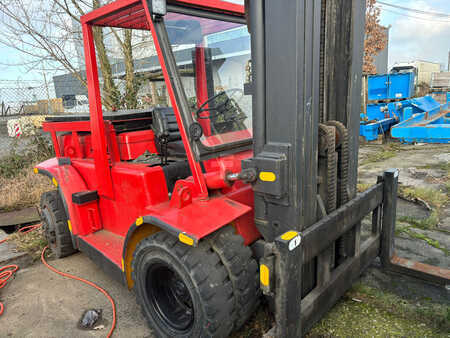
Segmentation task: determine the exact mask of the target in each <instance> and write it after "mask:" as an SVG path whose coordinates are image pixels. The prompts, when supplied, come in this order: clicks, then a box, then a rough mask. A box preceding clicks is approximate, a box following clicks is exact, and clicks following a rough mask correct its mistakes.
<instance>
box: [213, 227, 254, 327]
mask: <svg viewBox="0 0 450 338" xmlns="http://www.w3.org/2000/svg"><path fill="white" fill-rule="evenodd" d="M209 242H210V244H211V247H212V248H213V250H214V251H215V252H216V253H217V254H218V255H219V257H220V259H221V260H222V263H223V265H224V266H225V268H226V269H227V271H228V276H229V278H230V280H231V283H232V285H233V294H234V311H233V318H234V323H235V327H234V329H235V330H238V329H239V328H241V326H242V325H243V324H244V323H245V322H246V321H247V320H248V319H249V318H250V317H251V315H252V314H253V313H254V311H255V310H256V308H257V307H258V305H259V302H260V296H261V292H260V288H259V275H258V264H257V263H256V260H255V259H253V257H252V251H251V249H250V248H249V247H248V246H246V245H245V244H244V239H243V238H242V236H240V235H238V234H236V231H235V229H234V228H233V227H232V226H227V227H224V228H222V229H220V230H219V231H217V232H216V233H214V234H213V235H212V236H211V238H210V239H209Z"/></svg>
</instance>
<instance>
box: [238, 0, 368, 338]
mask: <svg viewBox="0 0 450 338" xmlns="http://www.w3.org/2000/svg"><path fill="white" fill-rule="evenodd" d="M246 5H247V11H248V19H249V31H250V34H251V38H252V40H251V43H252V86H251V88H252V94H253V131H254V135H253V142H254V144H253V146H254V157H253V158H252V159H249V160H247V161H245V162H244V164H243V167H244V168H251V169H253V170H256V171H257V172H259V173H260V175H259V180H258V181H257V182H256V183H255V184H254V185H253V189H254V198H255V205H254V211H255V224H256V226H257V228H258V230H259V231H260V232H261V234H262V235H263V236H264V239H265V240H266V241H274V240H275V243H279V241H278V242H277V237H278V236H279V235H280V234H283V233H286V232H289V230H293V231H295V232H298V233H302V232H303V231H305V230H306V229H307V228H308V227H310V226H312V225H313V224H314V223H316V222H317V221H318V220H319V219H320V218H321V217H323V216H324V213H323V211H322V212H321V210H319V209H320V205H321V204H322V203H321V200H320V199H321V197H320V195H319V191H318V185H319V183H320V182H319V180H321V178H320V177H319V169H318V168H319V163H318V161H319V160H318V159H319V156H318V154H319V123H326V122H327V121H328V120H337V121H340V122H342V124H343V125H344V126H346V127H347V129H348V132H349V135H348V145H347V146H348V152H349V154H350V156H349V158H348V179H347V184H346V186H345V187H344V189H347V190H348V197H350V198H351V197H354V196H355V194H356V181H357V158H358V146H359V144H358V131H359V129H358V125H359V110H360V97H361V95H360V92H361V76H362V55H363V35H364V23H365V19H364V18H365V4H364V1H362V0H352V1H343V0H328V1H312V0H306V1H305V0H295V1H283V5H280V3H279V2H274V1H270V0H258V1H248V2H247V4H246ZM280 37H283V38H282V39H281V38H280ZM328 165H330V166H331V165H332V164H330V163H329V164H328ZM335 170H336V169H335ZM266 172H267V173H273V174H274V177H276V179H274V180H270V179H269V180H265V179H264V177H262V176H261V173H266ZM341 202H344V201H341ZM342 204H343V203H342ZM351 232H352V233H353V236H352V237H351V238H350V240H352V239H353V241H355V240H356V237H355V236H354V234H355V230H354V229H353V230H352V231H351ZM348 237H349V236H348V235H347V238H348ZM280 243H282V241H281V242H280ZM345 244H347V245H352V244H351V243H348V242H347V243H345ZM353 246H354V244H353ZM278 249H279V251H278V254H279V255H280V256H281V257H284V255H283V250H285V248H283V247H282V246H280V247H279V248H278ZM329 250H332V249H331V248H330V249H329ZM297 251H298V252H295V251H292V252H289V254H288V257H284V259H280V257H278V260H279V261H281V260H282V261H284V263H281V262H279V265H278V266H277V264H276V263H274V262H273V259H272V261H271V259H270V256H269V257H268V259H267V260H266V261H264V259H263V264H264V262H266V263H267V265H268V266H270V267H272V268H273V269H274V270H277V269H278V270H283V271H286V274H283V273H281V275H283V276H286V278H279V279H277V281H278V285H277V287H276V288H277V291H278V292H275V295H276V297H277V296H278V298H277V301H276V304H277V305H278V307H277V308H276V316H277V330H278V334H277V335H283V336H284V335H287V336H295V335H300V334H302V333H304V332H306V331H307V329H308V328H306V327H305V328H301V325H298V319H296V318H295V316H297V318H298V313H300V312H301V309H300V308H301V302H300V298H301V297H303V298H304V297H305V296H306V295H307V294H308V293H309V292H310V291H312V290H313V289H318V286H320V284H321V283H326V282H327V279H329V271H330V270H331V269H332V267H333V262H332V261H331V260H332V258H331V257H333V255H332V253H330V254H329V257H328V259H320V258H319V259H318V261H317V258H315V260H312V261H310V262H307V263H305V264H303V267H302V268H300V267H299V265H300V266H301V265H302V264H300V262H302V257H301V256H302V253H301V252H300V251H301V250H297ZM333 251H334V250H333ZM289 262H291V263H289ZM280 264H281V265H282V266H280ZM289 270H290V272H287V271H289ZM288 276H289V277H288ZM280 288H284V289H285V290H289V291H286V294H285V295H284V296H283V295H282V291H281V290H280ZM269 292H270V291H269ZM290 299H292V300H291V301H290ZM325 307H327V306H324V308H325ZM319 312H322V311H318V312H316V314H315V315H314V316H315V317H316V318H318V316H319ZM305 322H308V321H307V320H306V321H305ZM309 322H310V323H311V322H312V321H311V320H309ZM293 323H296V324H294V325H296V326H293ZM309 325H312V324H309V323H308V326H309ZM282 327H284V328H286V329H285V330H284V331H283V329H281V328H282Z"/></svg>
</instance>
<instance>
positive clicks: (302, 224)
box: [35, 0, 442, 337]
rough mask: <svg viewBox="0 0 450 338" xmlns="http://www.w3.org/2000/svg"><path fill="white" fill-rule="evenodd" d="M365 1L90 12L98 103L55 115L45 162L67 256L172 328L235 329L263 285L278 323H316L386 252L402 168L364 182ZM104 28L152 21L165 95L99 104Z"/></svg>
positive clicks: (50, 234) (51, 236) (90, 60)
mask: <svg viewBox="0 0 450 338" xmlns="http://www.w3.org/2000/svg"><path fill="white" fill-rule="evenodd" d="M333 6H335V7H336V8H338V9H339V11H336V10H333ZM364 9H365V6H364V1H359V0H353V1H341V0H328V1H312V0H295V1H281V2H280V1H273V0H251V1H248V2H247V3H246V6H245V7H244V6H242V5H238V4H234V3H231V2H226V1H219V0H167V1H166V0H117V1H115V2H112V3H110V4H108V5H105V6H103V7H100V8H99V9H96V10H94V11H92V12H91V13H88V14H86V15H84V16H83V17H82V18H81V23H82V29H83V37H84V48H85V58H86V74H87V83H88V95H89V106H90V115H89V116H67V115H66V116H51V117H49V118H47V121H46V122H45V123H44V130H45V131H47V132H49V133H50V134H51V136H52V140H53V145H54V148H55V153H56V157H55V158H53V159H50V160H48V161H45V162H43V163H41V164H39V165H38V166H37V167H36V169H35V171H36V172H38V173H41V174H44V175H47V176H49V177H50V178H51V179H52V181H53V183H54V185H55V186H56V187H57V190H56V191H54V192H50V193H46V194H44V195H43V197H42V201H41V208H42V217H43V225H44V230H45V234H46V236H47V239H48V241H49V243H50V247H51V248H52V249H53V250H54V251H55V252H56V255H57V256H58V257H64V256H67V255H69V254H71V253H73V252H75V251H76V250H80V251H82V252H85V253H86V254H87V255H89V256H90V257H91V258H92V259H93V260H94V261H96V262H97V263H98V264H99V265H100V266H102V268H104V269H105V270H107V271H109V272H110V273H111V274H112V275H113V276H115V277H116V278H117V279H118V280H119V281H121V282H122V283H124V284H125V285H127V286H128V287H129V288H130V289H132V288H133V289H134V290H135V292H136V295H137V302H138V303H139V304H140V305H141V307H142V310H143V313H144V316H145V318H146V320H147V321H148V323H149V324H150V326H151V327H152V328H153V329H154V332H155V333H156V334H157V335H159V336H162V337H167V336H177V337H197V336H202V337H203V336H214V337H226V336H228V335H229V334H230V332H232V330H236V329H238V328H239V327H241V326H242V325H243V323H245V321H246V320H247V319H248V318H249V317H250V316H251V314H252V313H253V312H254V310H255V308H256V307H257V306H258V304H259V299H260V294H261V292H262V293H264V295H265V296H267V297H268V298H270V299H272V303H273V304H274V311H275V320H276V331H275V333H276V336H279V337H298V336H301V335H303V334H305V333H306V332H307V331H308V330H309V329H310V328H311V326H312V325H313V324H314V323H315V322H316V321H317V320H319V319H320V318H321V316H323V314H324V313H326V311H328V309H329V308H330V307H331V306H332V305H333V304H334V303H335V302H336V301H337V300H338V299H339V297H340V296H341V295H342V294H343V292H345V290H346V289H348V288H349V287H350V286H351V284H352V282H353V281H354V280H355V279H356V278H357V277H358V276H359V274H360V273H361V271H362V270H363V269H364V268H365V267H367V266H368V264H370V262H371V261H372V260H373V259H374V258H375V257H376V256H379V255H381V256H382V260H383V262H384V263H385V265H389V264H390V262H391V258H392V257H393V248H392V245H391V242H392V234H393V229H394V225H395V196H396V182H397V176H398V172H397V171H395V170H391V171H388V172H386V173H385V174H384V176H380V177H379V180H378V183H377V184H376V185H374V186H373V187H372V188H370V189H369V190H368V191H366V192H365V193H363V194H360V195H358V196H356V175H357V148H358V139H357V137H358V136H357V135H358V130H359V129H358V127H357V126H358V125H359V111H358V110H359V108H360V92H361V60H362V47H363V32H364V29H363V27H364ZM325 23H326V24H325ZM94 26H99V27H115V28H124V29H135V30H147V31H150V34H151V40H152V41H153V44H154V47H155V50H156V53H157V57H158V60H159V64H160V69H161V71H162V73H163V75H164V80H165V85H166V87H167V91H168V96H169V99H170V102H169V104H168V105H167V106H166V107H156V106H155V107H152V108H148V109H144V110H135V111H117V112H109V113H107V112H103V107H102V102H101V91H100V83H99V77H98V69H97V62H96V53H95V43H94V37H93V27H94ZM341 26H342V27H343V29H342V30H338V29H337V27H339V28H341ZM333 27H334V28H333ZM248 31H250V34H249V33H248ZM338 32H341V33H338ZM338 34H343V36H341V37H340V36H339V35H338ZM250 37H251V38H250ZM331 41H333V42H331ZM250 51H251V53H250ZM325 51H326V52H325ZM348 51H350V53H349V52H348ZM349 60H350V61H349ZM341 61H342V62H341ZM186 69H188V73H190V74H192V76H191V77H186V76H183V77H182V76H181V73H186ZM330 74H333V76H331V75H330ZM336 92H339V93H340V94H342V95H341V96H339V95H337V94H336ZM193 93H194V94H193ZM369 214H372V231H371V234H370V236H369V237H368V238H367V239H366V240H365V241H362V240H361V241H360V224H361V223H360V222H361V220H362V219H363V218H364V217H366V216H367V215H369ZM381 238H383V240H384V241H385V243H389V244H387V245H384V244H383V246H382V244H381V243H382V241H381ZM258 271H259V272H258ZM434 278H436V279H439V277H437V275H435V276H434ZM441 281H442V280H441Z"/></svg>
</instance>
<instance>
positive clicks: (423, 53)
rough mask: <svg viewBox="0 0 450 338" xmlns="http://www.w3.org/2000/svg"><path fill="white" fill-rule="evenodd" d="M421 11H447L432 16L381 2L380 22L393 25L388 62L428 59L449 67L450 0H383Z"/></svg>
mask: <svg viewBox="0 0 450 338" xmlns="http://www.w3.org/2000/svg"><path fill="white" fill-rule="evenodd" d="M380 1H383V2H385V3H389V4H394V5H398V6H402V7H408V8H412V9H417V10H421V11H428V12H437V13H443V14H447V15H448V17H443V16H430V15H426V14H420V13H415V12H411V11H405V10H402V9H398V8H392V7H389V6H384V5H382V6H381V8H382V12H381V23H382V24H383V25H385V26H389V25H391V29H390V37H389V65H392V64H393V63H395V62H407V61H411V60H417V59H421V60H426V61H434V62H439V63H441V64H443V65H444V69H447V61H448V52H449V50H450V0H380Z"/></svg>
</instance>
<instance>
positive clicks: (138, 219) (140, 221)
mask: <svg viewBox="0 0 450 338" xmlns="http://www.w3.org/2000/svg"><path fill="white" fill-rule="evenodd" d="M142 224H144V218H143V217H139V218H137V219H136V226H139V225H142Z"/></svg>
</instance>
